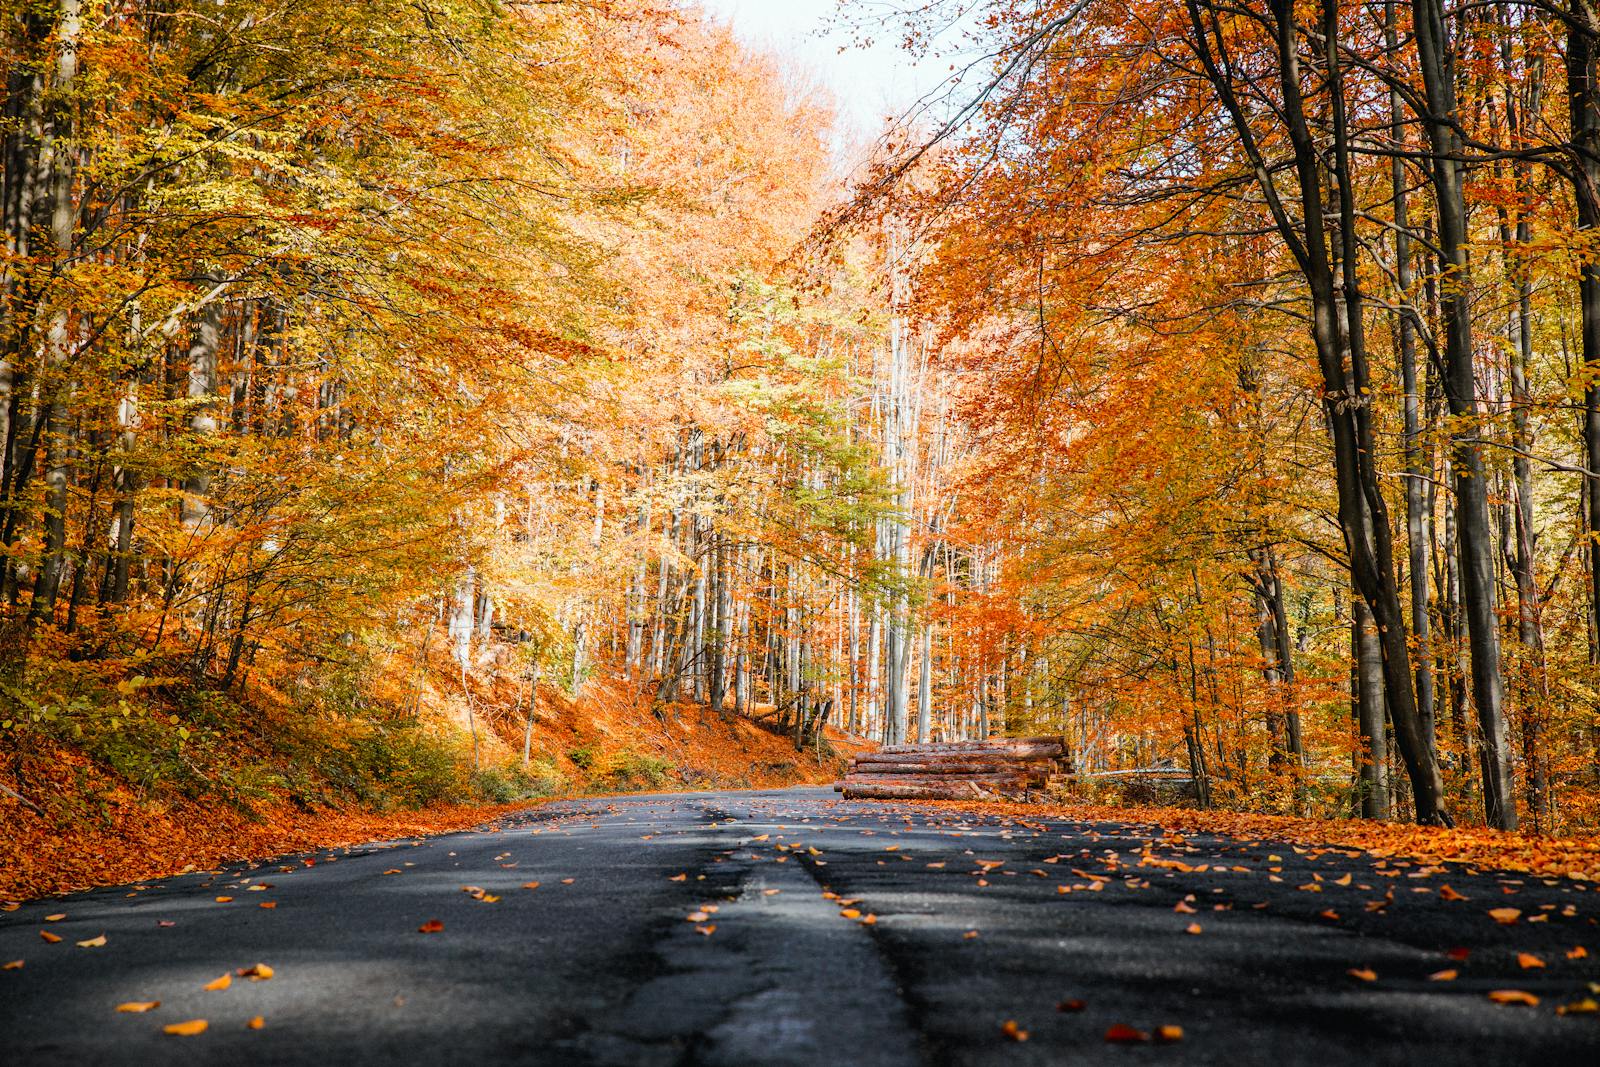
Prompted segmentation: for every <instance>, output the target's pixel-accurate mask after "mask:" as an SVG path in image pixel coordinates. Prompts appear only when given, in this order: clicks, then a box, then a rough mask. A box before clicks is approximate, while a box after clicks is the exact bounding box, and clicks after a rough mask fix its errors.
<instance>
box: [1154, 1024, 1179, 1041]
mask: <svg viewBox="0 0 1600 1067" xmlns="http://www.w3.org/2000/svg"><path fill="white" fill-rule="evenodd" d="M1156 1040H1157V1041H1159V1042H1160V1043H1161V1044H1163V1045H1170V1044H1172V1043H1173V1042H1175V1041H1182V1040H1183V1027H1181V1026H1171V1025H1168V1026H1158V1027H1156Z"/></svg>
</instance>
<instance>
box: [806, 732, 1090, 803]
mask: <svg viewBox="0 0 1600 1067" xmlns="http://www.w3.org/2000/svg"><path fill="white" fill-rule="evenodd" d="M1067 764H1068V749H1067V746H1066V743H1065V741H1064V740H1063V739H1062V738H1059V737H1002V738H994V739H992V740H989V741H957V742H952V743H948V744H927V745H885V746H884V747H883V748H882V749H880V750H879V751H877V752H865V753H862V754H861V755H859V756H857V757H855V759H854V760H852V761H851V763H850V771H849V773H848V774H847V775H846V776H845V778H844V780H843V781H842V782H839V783H838V784H837V785H835V786H834V788H835V789H836V790H839V791H840V792H842V793H844V796H845V799H846V800H974V799H1011V798H1016V797H1019V796H1022V795H1024V794H1026V793H1027V792H1028V791H1029V790H1031V789H1041V788H1043V787H1044V786H1046V785H1048V784H1050V781H1051V779H1052V778H1054V777H1055V776H1057V775H1060V774H1062V773H1066V772H1069V771H1070V769H1071V768H1070V767H1069V766H1068V765H1067Z"/></svg>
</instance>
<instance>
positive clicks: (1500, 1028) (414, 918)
mask: <svg viewBox="0 0 1600 1067" xmlns="http://www.w3.org/2000/svg"><path fill="white" fill-rule="evenodd" d="M833 798H834V794H833V793H831V792H824V791H822V790H804V789H802V790H786V791H781V792H755V793H708V794H692V795H682V796H639V797H630V798H626V799H606V800H593V801H576V802H568V803H562V804H554V805H549V806H545V807H540V808H537V809H533V810H530V811H528V812H526V813H524V814H522V815H519V816H516V817H514V818H510V819H507V820H505V821H504V822H502V823H500V824H497V825H496V826H494V827H491V828H488V829H485V830H482V831H479V832H475V833H464V834H453V835H449V836H444V837H437V838H430V839H425V840H417V841H409V840H408V841H399V842H387V843H381V844H375V845H370V846H366V847H362V848H356V849H348V850H338V851H335V852H323V853H312V854H307V855H304V856H294V857H286V858H283V859H279V860H275V861H272V862H270V863H264V864H258V865H254V866H249V867H235V868H229V869H227V870H225V871H223V872H221V873H210V874H198V875H185V876H180V877H176V878H170V879H165V880H162V881H152V882H149V883H143V884H141V885H140V886H137V887H136V886H125V887H122V888H120V889H108V890H99V891H96V892H92V893H83V894H78V895H74V896H70V897H65V898H56V899H50V900H46V901H38V902H33V903H30V904H27V905H24V906H23V907H22V908H21V909H20V910H18V911H15V912H12V913H9V914H0V963H5V962H8V961H12V960H16V959H23V960H24V961H25V962H24V965H23V966H22V967H21V968H16V969H11V970H5V971H0V1064H7V1065H10V1064H18V1065H24V1064H26V1065H32V1064H74V1065H78V1064H153V1063H162V1064H165V1063H172V1064H183V1063H229V1064H250V1065H252V1067H254V1065H260V1064H276V1063H296V1064H298V1063H328V1064H368V1063H370V1064H384V1065H390V1067H392V1065H394V1064H397V1063H420V1064H485V1063H529V1064H561V1065H585V1064H604V1065H628V1067H634V1065H639V1067H648V1065H657V1064H660V1065H668V1064H706V1065H719V1067H721V1065H727V1067H735V1065H737V1067H745V1065H769V1064H770V1065H787V1064H842V1065H862V1067H877V1065H883V1067H889V1065H901V1064H1052V1065H1055V1064H1102V1063H1114V1062H1120V1061H1122V1060H1124V1059H1134V1060H1140V1061H1148V1062H1161V1063H1165V1064H1190V1063H1194V1064H1211V1063H1215V1064H1227V1065H1229V1067H1240V1065H1246V1064H1268V1065H1272V1067H1285V1065H1289V1064H1301V1063H1304V1064H1325V1063H1359V1064H1362V1065H1363V1067H1365V1065H1367V1064H1390V1063H1393V1064H1402V1063H1428V1064H1432V1063H1450V1064H1535V1063H1537V1064H1567V1063H1571V1064H1594V1063H1600V1015H1594V1014H1590V1015H1581V1014H1572V1015H1567V1016H1564V1017H1562V1016H1558V1015H1557V1013H1556V1010H1555V1009H1556V1007H1557V1005H1560V1004H1564V1003H1570V1002H1572V1001H1575V1000H1579V999H1581V998H1582V997H1584V996H1586V995H1588V983H1590V982H1596V981H1600V967H1597V966H1596V961H1597V959H1600V927H1597V925H1596V923H1597V919H1600V892H1589V891H1587V890H1588V889H1589V887H1588V886H1587V885H1586V884H1584V883H1576V882H1567V881H1562V882H1559V883H1557V884H1547V883H1545V882H1543V881H1540V880H1536V879H1532V878H1527V877H1521V876H1517V875H1512V874H1497V873H1493V872H1484V873H1475V872H1471V871H1469V870H1466V869H1463V868H1459V867H1451V868H1450V869H1449V870H1447V871H1439V870H1436V869H1429V868H1424V867H1420V866H1419V865H1416V864H1403V861H1394V860H1390V861H1387V862H1386V861H1382V860H1380V859H1378V858H1376V857H1373V856H1370V855H1364V854H1347V853H1345V852H1341V851H1328V852H1323V853H1321V854H1320V855H1319V854H1318V853H1317V852H1316V851H1315V850H1307V851H1304V852H1300V851H1296V850H1295V849H1293V848H1292V847H1290V846H1288V845H1285V844H1275V843H1272V842H1270V841H1247V840H1237V839H1231V838H1225V837H1213V836H1190V837H1188V838H1187V839H1186V840H1180V839H1177V838H1174V837H1169V836H1165V835H1163V834H1162V832H1161V831H1160V830H1159V829H1158V828H1152V827H1148V826H1134V825H1127V824H1117V823H1084V822H1058V821H1054V820H1052V821H1047V822H1038V823H1031V824H1028V825H1023V824H1021V823H1018V822H1014V821H1005V820H1001V819H996V818H990V817H984V816H978V815H966V814H963V813H961V812H959V811H956V810H951V809H943V810H911V809H905V808H898V807H894V806H888V805H876V804H863V803H844V802H838V801H836V800H834V799H833ZM1147 846H1149V852H1148V855H1146V853H1145V851H1144V850H1145V849H1146V847H1147ZM1142 859H1143V862H1142V863H1141V860H1142ZM1346 876H1348V877H1346ZM532 882H537V883H538V886H537V887H536V888H526V886H527V885H528V884H529V883H532ZM1446 884H1447V885H1449V886H1450V889H1451V892H1448V893H1444V892H1441V886H1443V885H1446ZM1096 886H1098V887H1099V888H1094V887H1096ZM1302 886H1315V887H1316V889H1302V888H1301V887H1302ZM463 887H467V889H468V890H477V891H478V892H476V893H474V892H470V891H465V890H464V889H463ZM1456 895H1460V896H1463V897H1465V898H1466V899H1465V900H1458V899H1454V897H1455V896H1456ZM480 897H481V898H482V899H479V898H480ZM495 897H498V898H499V899H498V900H496V899H492V898H495ZM219 898H231V899H229V900H221V899H219ZM263 904H267V905H273V906H272V907H262V906H260V905H263ZM1180 904H1181V905H1182V907H1181V908H1180V907H1179V905H1180ZM1502 907H1515V908H1517V909H1518V910H1519V911H1520V912H1521V915H1520V916H1519V917H1518V919H1517V921H1516V922H1514V923H1512V924H1510V925H1502V924H1501V923H1498V922H1496V921H1495V920H1494V919H1493V918H1491V917H1489V916H1488V914H1487V912H1488V909H1491V908H1502ZM1185 909H1193V910H1192V911H1189V910H1185ZM1324 913H1327V914H1324ZM59 914H64V915H65V918H61V919H57V920H54V921H46V916H48V915H59ZM1529 919H1538V920H1539V921H1535V922H1529V921H1528V920H1529ZM432 922H437V923H442V924H443V929H442V930H439V931H438V932H435V933H423V932H420V931H419V928H420V927H423V926H424V925H425V924H429V923H432ZM1191 927H1198V932H1197V933H1191V932H1189V931H1190V929H1191ZM41 930H43V931H46V932H49V933H51V934H53V935H55V936H58V937H60V938H61V940H60V941H59V942H57V943H47V942H46V940H45V939H43V938H42V937H41V936H40V931H41ZM102 934H103V935H104V936H105V943H104V944H103V945H93V944H91V945H90V946H88V947H79V946H78V945H77V942H79V941H90V942H93V940H94V939H95V938H97V937H99V936H100V935H102ZM1579 946H1583V947H1584V948H1585V949H1586V950H1587V952H1588V955H1587V956H1586V957H1583V956H1581V954H1579V953H1577V952H1575V951H1574V950H1575V949H1577V948H1578V947H1579ZM1451 950H1456V951H1455V956H1454V957H1452V956H1451V955H1449V953H1450V951H1451ZM1519 952H1521V953H1527V954H1530V955H1532V956H1537V957H1538V959H1539V960H1540V961H1542V962H1543V963H1544V966H1543V967H1531V968H1524V967H1523V966H1522V965H1521V963H1519V960H1518V955H1517V954H1518V953H1519ZM1569 953H1571V954H1572V955H1573V956H1577V957H1579V958H1569ZM1463 954H1464V955H1465V959H1460V958H1457V957H1460V956H1462V955H1463ZM1524 962H1525V961H1524ZM257 963H264V964H267V965H268V967H270V968H271V969H272V972H273V974H272V977H271V978H270V979H267V980H251V979H250V978H248V977H242V976H239V975H238V974H237V973H236V972H237V971H238V970H239V969H240V968H248V967H250V966H252V965H254V964H257ZM1352 970H1355V971H1364V972H1368V973H1370V974H1371V975H1373V976H1375V977H1374V978H1372V979H1371V980H1368V979H1367V978H1365V977H1363V976H1352V975H1351V974H1350V973H1348V972H1350V971H1352ZM1452 970H1453V971H1455V972H1456V977H1455V978H1454V979H1453V980H1442V979H1436V980H1430V978H1429V977H1428V976H1429V975H1431V974H1436V973H1437V972H1440V971H1452ZM224 974H229V975H231V978H230V981H229V983H228V985H227V988H221V989H210V990H208V989H206V988H205V987H206V985H207V984H208V983H214V981H215V980H216V979H219V978H220V977H222V976H223V975H224ZM1505 989H1511V990H1520V991H1524V992H1527V993H1530V994H1533V995H1535V996H1537V997H1538V998H1540V1003H1539V1004H1538V1005H1537V1006H1528V1005H1519V1004H1504V1005H1502V1004H1498V1003H1495V1002H1492V1001H1491V1000H1490V999H1489V998H1488V996H1487V994H1488V993H1489V992H1491V991H1495V990H1505ZM149 1001H160V1002H161V1004H160V1006H159V1007H158V1008H155V1009H153V1010H151V1011H148V1012H145V1013H122V1012H118V1011H117V1010H116V1009H117V1005H119V1004H122V1003H125V1002H149ZM1074 1001H1079V1002H1081V1005H1079V1004H1074V1003H1072V1002H1074ZM1063 1002H1065V1003H1063ZM1062 1008H1065V1009H1066V1010H1061V1009H1062ZM255 1017H260V1020H261V1026H260V1028H258V1029H252V1028H250V1026H249V1025H248V1023H249V1021H250V1020H251V1019H253V1018H255ZM192 1019H205V1020H206V1021H207V1023H208V1027H207V1029H206V1031H205V1032H204V1033H201V1034H198V1035H196V1036H190V1037H184V1036H172V1035H168V1034H165V1033H164V1032H163V1029H162V1028H163V1026H164V1025H166V1024H169V1023H176V1022H183V1021H187V1020H192ZM1008 1021H1014V1022H1015V1024H1016V1027H1017V1029H1018V1030H1021V1031H1025V1032H1026V1034H1027V1040H1025V1041H1019V1040H1016V1038H1015V1037H1013V1036H1009V1035H1008V1034H1007V1033H1006V1032H1005V1030H1004V1027H1005V1024H1006V1023H1007V1022H1008ZM1116 1025H1121V1026H1127V1027H1131V1028H1133V1029H1136V1030H1139V1031H1143V1032H1145V1033H1150V1034H1154V1033H1155V1032H1156V1030H1157V1028H1158V1027H1161V1026H1164V1025H1171V1026H1178V1027H1181V1028H1182V1031H1183V1034H1182V1038H1181V1040H1178V1041H1176V1042H1174V1043H1169V1044H1160V1043H1154V1042H1152V1043H1150V1044H1147V1045H1138V1046H1130V1047H1118V1046H1113V1045H1109V1044H1107V1042H1106V1041H1105V1040H1104V1035H1105V1034H1106V1032H1107V1030H1108V1029H1109V1028H1110V1027H1112V1026H1116ZM1017 1036H1020V1034H1019V1035H1017Z"/></svg>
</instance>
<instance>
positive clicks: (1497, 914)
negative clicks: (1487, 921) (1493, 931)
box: [1489, 908, 1522, 926]
mask: <svg viewBox="0 0 1600 1067" xmlns="http://www.w3.org/2000/svg"><path fill="white" fill-rule="evenodd" d="M1521 917H1522V909H1521V908H1490V909H1489V918H1491V919H1493V920H1494V921H1495V922H1497V923H1499V924H1500V925H1501V926H1510V925H1511V924H1512V923H1514V922H1516V921H1517V920H1518V919H1519V918H1521Z"/></svg>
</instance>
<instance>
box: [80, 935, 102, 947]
mask: <svg viewBox="0 0 1600 1067" xmlns="http://www.w3.org/2000/svg"><path fill="white" fill-rule="evenodd" d="M105 943H106V935H105V934H101V935H100V936H99V937H91V938H90V939H89V940H87V941H79V942H78V947H79V948H104V947H105Z"/></svg>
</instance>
